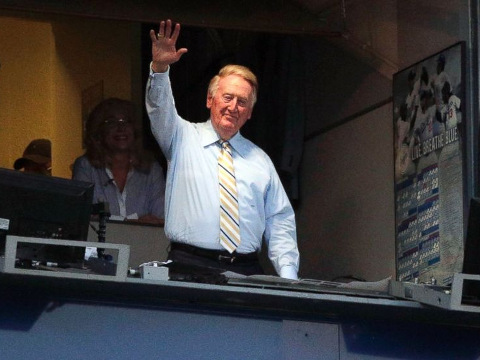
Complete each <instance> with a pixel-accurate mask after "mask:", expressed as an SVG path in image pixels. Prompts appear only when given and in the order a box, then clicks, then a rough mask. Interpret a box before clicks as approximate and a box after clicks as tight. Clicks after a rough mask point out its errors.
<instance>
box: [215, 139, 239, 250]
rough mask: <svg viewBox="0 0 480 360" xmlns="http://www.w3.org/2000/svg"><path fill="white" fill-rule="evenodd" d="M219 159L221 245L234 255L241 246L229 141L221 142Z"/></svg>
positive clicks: (235, 186) (235, 185)
mask: <svg viewBox="0 0 480 360" xmlns="http://www.w3.org/2000/svg"><path fill="white" fill-rule="evenodd" d="M220 144H221V146H222V150H221V151H220V156H219V157H218V181H219V188H220V244H221V245H222V246H223V247H224V248H225V249H227V250H228V252H230V253H232V252H234V251H235V249H236V248H237V247H238V246H239V245H240V228H239V215H238V200H237V183H236V181H235V171H234V169H233V158H232V149H231V148H230V145H229V143H228V141H223V142H222V141H221V140H220Z"/></svg>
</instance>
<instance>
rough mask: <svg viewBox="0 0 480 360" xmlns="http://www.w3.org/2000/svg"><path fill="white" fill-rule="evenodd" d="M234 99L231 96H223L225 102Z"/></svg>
mask: <svg viewBox="0 0 480 360" xmlns="http://www.w3.org/2000/svg"><path fill="white" fill-rule="evenodd" d="M232 99H233V96H231V95H224V96H223V100H224V101H225V102H230V101H232Z"/></svg>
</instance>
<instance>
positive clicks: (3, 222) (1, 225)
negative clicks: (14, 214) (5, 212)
mask: <svg viewBox="0 0 480 360" xmlns="http://www.w3.org/2000/svg"><path fill="white" fill-rule="evenodd" d="M9 228H10V220H9V219H4V218H0V230H8V229H9Z"/></svg>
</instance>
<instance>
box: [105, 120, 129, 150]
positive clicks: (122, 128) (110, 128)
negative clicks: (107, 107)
mask: <svg viewBox="0 0 480 360" xmlns="http://www.w3.org/2000/svg"><path fill="white" fill-rule="evenodd" d="M103 126H104V143H105V146H106V147H107V149H108V150H109V151H110V152H112V153H119V152H126V151H130V150H131V149H132V148H133V144H134V142H135V130H134V127H133V123H132V121H131V120H130V119H129V118H128V117H126V116H123V114H120V113H119V114H115V115H111V116H109V117H108V118H106V119H105V122H104V124H103Z"/></svg>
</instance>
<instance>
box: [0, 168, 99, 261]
mask: <svg viewBox="0 0 480 360" xmlns="http://www.w3.org/2000/svg"><path fill="white" fill-rule="evenodd" d="M92 199H93V184H90V183H86V182H82V181H76V180H69V179H62V178H57V177H53V176H45V175H37V174H26V173H23V172H19V171H14V170H9V169H0V229H1V238H0V241H1V243H0V246H1V248H0V249H1V250H2V251H3V252H4V251H5V241H6V235H17V236H25V237H34V238H49V239H66V240H80V241H86V240H87V235H88V227H89V222H90V215H91V208H92ZM55 248H57V247H55ZM76 249H77V250H76V251H75V254H73V253H71V254H70V253H69V251H66V250H65V251H63V252H62V251H58V252H59V253H58V254H51V257H52V259H46V260H48V261H64V260H68V261H73V260H78V259H79V258H80V257H83V255H82V254H80V253H79V250H78V249H82V248H78V247H77V248H76ZM29 250H30V251H29V253H30V256H38V257H44V256H47V255H46V254H43V253H42V251H41V249H29ZM73 251H74V249H72V252H73ZM32 253H33V255H32ZM48 256H50V255H48ZM67 256H68V257H70V258H69V259H63V258H62V257H67ZM39 260H40V261H41V260H45V259H39Z"/></svg>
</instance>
